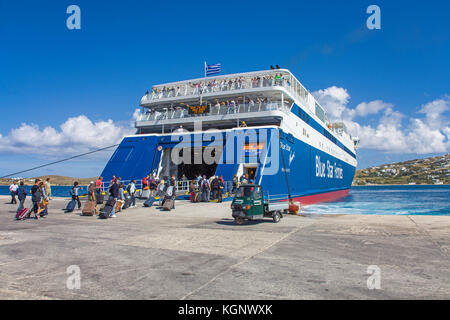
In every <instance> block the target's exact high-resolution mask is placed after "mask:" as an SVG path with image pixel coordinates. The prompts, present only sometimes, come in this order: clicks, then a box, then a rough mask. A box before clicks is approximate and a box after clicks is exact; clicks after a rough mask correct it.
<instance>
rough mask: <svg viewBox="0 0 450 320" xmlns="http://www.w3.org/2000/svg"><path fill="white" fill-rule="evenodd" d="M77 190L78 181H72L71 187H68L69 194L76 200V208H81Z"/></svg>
mask: <svg viewBox="0 0 450 320" xmlns="http://www.w3.org/2000/svg"><path fill="white" fill-rule="evenodd" d="M79 190H80V187H79V186H78V181H75V182H74V183H73V187H72V189H70V195H71V196H72V200H75V201H77V203H78V210H80V209H81V201H80V197H79V195H78V191H79Z"/></svg>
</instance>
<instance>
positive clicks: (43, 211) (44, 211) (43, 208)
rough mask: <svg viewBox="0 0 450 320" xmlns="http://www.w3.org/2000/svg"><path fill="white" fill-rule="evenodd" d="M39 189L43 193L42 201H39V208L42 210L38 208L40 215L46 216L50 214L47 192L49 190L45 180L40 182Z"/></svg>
mask: <svg viewBox="0 0 450 320" xmlns="http://www.w3.org/2000/svg"><path fill="white" fill-rule="evenodd" d="M39 189H40V191H41V194H42V198H41V201H40V202H39V205H38V208H39V209H40V210H38V211H39V216H41V217H45V216H46V215H48V194H47V190H46V189H45V186H44V182H43V181H41V182H39Z"/></svg>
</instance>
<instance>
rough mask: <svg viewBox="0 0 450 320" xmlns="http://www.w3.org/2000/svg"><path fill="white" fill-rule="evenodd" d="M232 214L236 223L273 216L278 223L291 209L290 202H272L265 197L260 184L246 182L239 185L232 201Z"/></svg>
mask: <svg viewBox="0 0 450 320" xmlns="http://www.w3.org/2000/svg"><path fill="white" fill-rule="evenodd" d="M231 209H232V210H233V211H232V216H233V218H234V221H235V222H236V224H243V223H244V221H245V220H261V219H263V218H264V217H270V218H272V220H273V222H275V223H278V222H280V219H281V218H282V217H283V214H287V213H288V211H289V203H288V202H285V201H283V202H281V201H276V202H270V201H269V199H266V198H265V197H264V192H263V190H262V187H261V186H260V185H254V184H244V185H242V186H240V187H239V190H238V191H237V193H236V196H235V197H234V199H233V202H232V203H231Z"/></svg>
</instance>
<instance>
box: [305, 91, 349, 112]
mask: <svg viewBox="0 0 450 320" xmlns="http://www.w3.org/2000/svg"><path fill="white" fill-rule="evenodd" d="M312 94H313V96H314V97H315V98H316V99H317V101H319V103H320V104H321V105H322V106H323V107H324V108H325V109H326V111H327V115H328V117H329V119H342V118H347V112H348V109H347V103H348V101H349V99H350V95H349V94H348V92H347V90H346V89H344V88H338V87H336V86H332V87H329V88H326V89H323V90H318V91H315V92H313V93H312Z"/></svg>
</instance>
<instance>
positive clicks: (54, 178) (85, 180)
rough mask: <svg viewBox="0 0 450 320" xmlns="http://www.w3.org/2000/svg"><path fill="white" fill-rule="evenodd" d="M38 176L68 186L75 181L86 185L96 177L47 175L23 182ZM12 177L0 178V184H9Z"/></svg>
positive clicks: (57, 184) (52, 182)
mask: <svg viewBox="0 0 450 320" xmlns="http://www.w3.org/2000/svg"><path fill="white" fill-rule="evenodd" d="M36 178H40V179H42V180H44V181H45V179H47V178H50V183H51V184H52V185H54V186H69V185H73V183H74V182H75V181H78V182H79V183H80V184H81V185H87V184H89V182H91V181H95V180H96V179H97V177H93V178H72V177H65V176H57V175H49V176H40V177H34V178H24V179H23V181H24V182H25V184H28V185H30V184H33V183H34V179H36ZM12 181H13V179H12V178H10V179H0V185H10V184H11V183H12Z"/></svg>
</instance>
